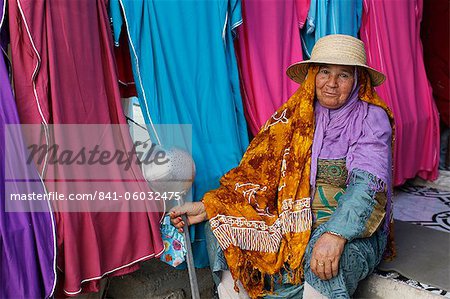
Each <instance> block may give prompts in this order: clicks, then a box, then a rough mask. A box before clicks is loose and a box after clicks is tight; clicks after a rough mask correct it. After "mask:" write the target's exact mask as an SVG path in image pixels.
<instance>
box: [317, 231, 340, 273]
mask: <svg viewBox="0 0 450 299" xmlns="http://www.w3.org/2000/svg"><path fill="white" fill-rule="evenodd" d="M346 242H347V240H346V239H344V238H341V237H339V236H335V235H332V234H329V233H324V234H323V235H322V236H320V238H319V239H318V240H317V242H316V244H315V245H314V248H313V251H312V255H311V262H310V266H311V271H312V272H313V273H314V274H315V275H316V276H317V277H319V278H320V279H322V280H328V279H331V278H333V277H335V276H336V275H337V274H338V271H339V259H340V258H341V255H342V252H343V251H344V246H345V243H346Z"/></svg>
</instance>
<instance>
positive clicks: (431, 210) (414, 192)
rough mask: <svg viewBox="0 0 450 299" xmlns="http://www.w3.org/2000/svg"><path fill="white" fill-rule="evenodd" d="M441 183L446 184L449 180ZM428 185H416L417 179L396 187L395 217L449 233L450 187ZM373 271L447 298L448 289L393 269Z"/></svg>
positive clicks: (448, 296) (449, 293) (449, 185)
mask: <svg viewBox="0 0 450 299" xmlns="http://www.w3.org/2000/svg"><path fill="white" fill-rule="evenodd" d="M445 179H446V178H445ZM441 181H442V180H441ZM440 183H441V184H442V183H444V184H445V185H447V183H448V182H447V181H446V182H440ZM431 186H433V187H430V184H428V185H427V184H420V185H417V180H416V181H414V185H413V184H406V185H403V186H402V187H399V188H397V189H396V190H395V196H394V218H395V219H396V220H401V221H404V222H408V223H411V224H416V225H420V226H423V227H427V228H431V229H435V230H439V231H442V232H446V233H450V188H442V189H444V190H442V189H441V188H439V187H440V186H439V185H436V184H431ZM436 187H438V188H439V189H437V188H436ZM448 187H450V184H448ZM376 274H378V275H380V276H382V277H385V278H389V279H393V280H396V281H400V282H402V283H406V284H408V285H409V286H411V287H414V288H418V289H423V290H426V291H430V292H432V293H434V294H437V295H441V296H444V297H446V298H450V292H449V291H446V290H442V289H439V288H437V287H435V286H431V285H428V284H425V283H423V282H419V281H416V280H413V279H410V278H408V277H405V276H403V275H401V274H399V273H397V272H395V271H381V270H377V271H376Z"/></svg>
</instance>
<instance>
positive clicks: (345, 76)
mask: <svg viewBox="0 0 450 299" xmlns="http://www.w3.org/2000/svg"><path fill="white" fill-rule="evenodd" d="M349 77H350V76H349V75H348V74H345V73H344V74H341V78H349Z"/></svg>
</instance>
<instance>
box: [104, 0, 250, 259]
mask: <svg viewBox="0 0 450 299" xmlns="http://www.w3.org/2000/svg"><path fill="white" fill-rule="evenodd" d="M110 16H111V20H112V25H113V30H114V39H115V42H116V43H118V41H119V36H120V34H121V31H122V30H123V32H122V34H127V35H128V42H129V45H130V53H131V61H132V67H133V74H134V77H135V82H136V89H137V93H138V97H139V102H140V106H141V108H142V113H143V116H144V119H145V122H146V123H147V124H150V123H151V122H153V123H154V124H186V125H188V126H189V125H190V126H191V128H192V137H190V136H189V134H187V135H186V134H184V136H182V138H178V140H176V141H174V140H168V139H170V138H171V137H170V135H171V134H170V133H167V132H166V133H165V134H159V135H160V136H159V137H160V139H162V140H161V142H162V143H163V144H164V145H167V144H169V145H171V144H172V142H180V140H179V139H184V141H183V142H185V143H186V145H185V148H187V149H190V148H192V155H193V157H194V160H195V164H196V178H195V182H194V186H193V189H192V197H193V200H194V201H198V200H201V199H202V197H203V195H204V193H205V192H207V191H209V190H211V189H215V188H217V187H219V179H220V177H221V176H222V175H223V174H225V173H226V172H228V171H229V170H230V169H231V168H234V167H236V166H237V165H238V164H239V161H240V160H241V158H242V155H243V153H244V151H245V149H246V148H247V146H248V133H247V127H246V122H245V118H244V110H243V105H242V99H241V96H240V89H239V75H238V70H237V63H236V59H235V54H234V48H233V35H234V29H235V28H236V27H237V26H239V25H240V24H241V23H242V18H241V8H240V0H208V1H164V0H160V1H157V0H148V1H136V0H111V1H110ZM122 25H124V27H122ZM148 127H149V132H150V134H152V129H151V125H149V126H148ZM153 137H155V136H153ZM153 141H155V138H153ZM191 238H192V239H193V240H194V243H193V249H194V258H195V265H196V266H197V267H206V266H208V258H207V252H206V241H205V233H204V224H199V225H196V226H194V227H192V228H191Z"/></svg>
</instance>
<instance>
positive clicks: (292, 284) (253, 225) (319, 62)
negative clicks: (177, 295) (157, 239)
mask: <svg viewBox="0 0 450 299" xmlns="http://www.w3.org/2000/svg"><path fill="white" fill-rule="evenodd" d="M287 74H288V76H289V77H290V78H292V79H293V80H294V81H296V82H298V83H301V86H300V88H299V89H298V91H297V92H296V93H295V94H294V95H293V96H292V97H291V98H290V99H289V101H287V102H286V103H285V104H284V105H283V106H282V107H281V108H279V109H278V111H276V112H275V113H274V114H273V115H272V117H271V119H269V120H268V121H267V122H266V124H265V126H264V127H263V128H262V129H261V131H260V132H259V134H258V135H257V136H256V137H255V138H254V140H253V141H252V143H251V144H250V146H249V148H248V150H247V152H246V153H245V155H244V157H243V158H242V161H241V163H240V165H239V166H238V167H236V168H235V169H232V170H231V171H230V172H228V173H227V174H225V175H224V176H223V177H222V179H221V180H220V184H221V185H220V187H219V188H218V189H216V190H213V191H210V192H209V193H207V194H206V195H205V197H204V199H203V201H202V202H199V203H191V204H187V205H185V206H183V207H179V208H176V209H174V210H173V211H172V212H171V219H172V223H173V225H175V226H176V227H178V228H179V229H180V230H182V226H183V224H184V223H183V221H182V219H181V217H180V215H181V214H184V213H185V214H186V215H187V216H188V218H187V219H188V222H189V224H193V223H197V222H200V221H204V220H206V219H209V222H210V225H211V230H212V232H213V234H214V236H215V238H216V239H217V243H218V244H219V245H220V248H219V251H218V253H219V254H223V255H224V256H225V259H226V265H221V267H219V268H217V265H218V264H219V265H220V263H218V261H220V260H221V259H220V258H219V259H216V261H215V262H214V266H215V268H216V270H217V269H220V270H226V269H227V268H228V269H229V271H230V272H224V273H223V275H222V281H221V283H220V284H219V287H218V289H219V295H220V296H221V297H236V298H238V297H245V296H250V297H252V298H256V297H263V296H267V297H277V296H278V297H280V298H288V297H296V298H298V297H299V296H301V293H302V292H303V297H304V298H324V297H328V298H349V297H350V296H351V295H352V294H353V293H354V292H355V290H356V287H357V284H358V282H359V281H360V280H362V279H363V278H365V277H366V276H367V275H369V274H370V273H371V272H372V271H373V270H374V268H375V267H376V265H377V264H378V263H379V262H380V260H381V258H382V256H383V252H385V249H386V248H387V249H388V250H386V251H387V252H388V253H391V254H392V251H390V250H389V249H392V247H391V246H386V245H387V243H388V234H389V224H390V222H391V203H390V198H391V194H392V193H391V174H392V163H391V142H392V130H391V124H390V116H391V115H392V114H391V113H390V111H389V109H388V108H387V106H386V104H385V103H384V102H383V101H382V100H381V99H380V98H379V97H378V96H377V94H376V93H375V91H374V89H373V87H374V86H377V85H379V84H381V83H382V82H383V81H384V80H385V77H384V75H383V74H381V73H380V72H378V71H376V70H374V69H372V68H370V67H368V66H367V65H366V56H365V51H364V44H363V43H362V42H361V41H360V40H358V39H356V38H354V37H351V36H346V35H329V36H326V37H323V38H321V39H320V40H318V41H317V43H316V45H315V47H314V49H313V52H312V55H311V59H310V60H307V61H302V62H299V63H296V64H294V65H292V66H290V67H289V69H288V70H287ZM389 243H390V242H389ZM230 273H231V276H232V278H233V279H234V281H235V282H236V284H234V285H233V284H230V283H229V281H227V277H230V275H229V274H230ZM303 281H305V283H304V284H301V282H303Z"/></svg>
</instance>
